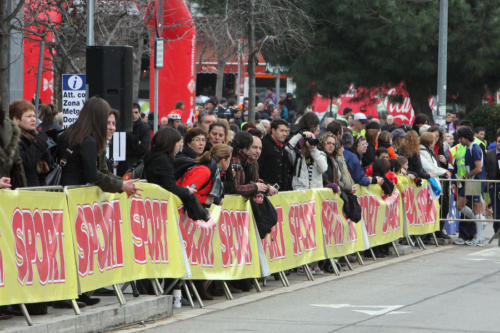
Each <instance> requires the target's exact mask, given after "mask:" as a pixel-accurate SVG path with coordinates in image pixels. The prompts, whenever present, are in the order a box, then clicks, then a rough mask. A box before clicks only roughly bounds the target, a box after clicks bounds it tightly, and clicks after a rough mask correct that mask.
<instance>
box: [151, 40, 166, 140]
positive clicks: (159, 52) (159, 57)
mask: <svg viewBox="0 0 500 333" xmlns="http://www.w3.org/2000/svg"><path fill="white" fill-rule="evenodd" d="M164 45H165V41H164V39H163V38H156V39H155V81H154V116H155V117H154V127H153V129H154V132H155V133H156V132H158V73H159V69H160V68H163V64H164V63H163V60H164V58H163V51H164Z"/></svg>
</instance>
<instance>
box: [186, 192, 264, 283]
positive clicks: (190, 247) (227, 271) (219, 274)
mask: <svg viewBox="0 0 500 333" xmlns="http://www.w3.org/2000/svg"><path fill="white" fill-rule="evenodd" d="M179 206H180V205H179ZM178 216H179V228H180V230H181V234H182V239H183V242H184V246H185V249H186V255H187V258H188V261H189V265H190V269H191V274H192V275H191V279H195V280H232V279H246V278H257V277H260V276H261V271H260V261H259V251H258V247H257V237H256V230H255V228H254V223H253V218H252V210H251V207H250V202H249V201H248V200H245V199H244V198H243V197H241V196H232V195H228V196H225V197H224V201H223V204H222V206H216V205H212V207H211V208H210V217H211V219H210V220H209V221H207V222H205V221H193V220H191V219H189V218H188V217H187V215H185V213H184V211H183V209H182V208H180V209H179V210H178Z"/></svg>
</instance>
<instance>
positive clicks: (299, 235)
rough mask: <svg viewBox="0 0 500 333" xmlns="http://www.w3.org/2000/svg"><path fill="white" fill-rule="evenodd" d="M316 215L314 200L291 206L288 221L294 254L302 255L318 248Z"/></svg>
mask: <svg viewBox="0 0 500 333" xmlns="http://www.w3.org/2000/svg"><path fill="white" fill-rule="evenodd" d="M315 217H316V212H315V208H314V201H310V202H303V203H299V204H293V205H291V206H290V210H289V211H288V223H289V225H290V232H291V235H292V240H293V253H294V255H300V254H302V253H304V252H305V251H306V252H308V251H312V250H314V249H315V248H316V223H315Z"/></svg>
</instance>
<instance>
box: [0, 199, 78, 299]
mask: <svg viewBox="0 0 500 333" xmlns="http://www.w3.org/2000/svg"><path fill="white" fill-rule="evenodd" d="M0 201H1V202H2V207H1V209H0V305H6V304H18V303H34V302H42V301H55V300H62V299H72V298H76V297H78V289H77V280H76V268H75V258H74V256H73V245H72V239H71V232H70V225H69V219H68V211H67V205H66V196H65V194H64V193H62V192H61V193H56V192H37V191H6V190H0Z"/></svg>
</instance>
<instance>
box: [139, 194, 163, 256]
mask: <svg viewBox="0 0 500 333" xmlns="http://www.w3.org/2000/svg"><path fill="white" fill-rule="evenodd" d="M167 211H168V202H167V201H164V200H158V199H151V198H146V199H143V198H133V199H132V202H131V205H130V227H131V231H132V238H133V244H134V260H135V262H137V263H139V264H145V263H147V262H148V261H150V262H152V263H156V264H161V263H168V242H167V225H168V216H167Z"/></svg>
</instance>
